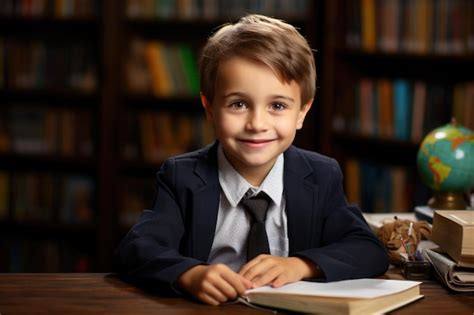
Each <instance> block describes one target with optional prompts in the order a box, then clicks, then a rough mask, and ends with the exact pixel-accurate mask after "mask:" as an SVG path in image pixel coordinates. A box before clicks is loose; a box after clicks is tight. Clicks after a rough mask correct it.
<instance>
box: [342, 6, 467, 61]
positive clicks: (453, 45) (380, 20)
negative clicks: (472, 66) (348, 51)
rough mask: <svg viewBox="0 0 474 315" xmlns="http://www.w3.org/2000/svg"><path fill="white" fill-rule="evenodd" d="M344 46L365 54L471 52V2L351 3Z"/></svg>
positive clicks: (347, 9) (348, 7) (347, 11)
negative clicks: (381, 52)
mask: <svg viewBox="0 0 474 315" xmlns="http://www.w3.org/2000/svg"><path fill="white" fill-rule="evenodd" d="M344 2H345V3H346V14H347V23H346V44H347V46H348V47H350V48H354V49H362V50H364V51H368V52H374V51H383V52H391V53H398V52H406V53H417V54H428V53H437V54H462V53H466V52H469V51H470V52H472V51H474V2H473V1H471V0H350V1H344Z"/></svg>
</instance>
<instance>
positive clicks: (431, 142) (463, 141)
mask: <svg viewBox="0 0 474 315" xmlns="http://www.w3.org/2000/svg"><path fill="white" fill-rule="evenodd" d="M417 165H418V171H419V173H420V176H421V178H422V180H423V182H424V183H425V184H426V185H427V186H428V187H430V188H431V189H433V190H434V191H439V192H467V191H469V190H470V189H472V188H474V133H473V132H472V131H471V130H469V129H467V128H465V127H462V126H460V125H458V124H457V123H455V122H453V123H450V124H447V125H445V126H442V127H439V128H436V129H434V130H433V131H431V132H430V133H429V134H428V135H427V136H426V137H425V138H424V139H423V141H422V143H421V146H420V149H419V151H418V157H417Z"/></svg>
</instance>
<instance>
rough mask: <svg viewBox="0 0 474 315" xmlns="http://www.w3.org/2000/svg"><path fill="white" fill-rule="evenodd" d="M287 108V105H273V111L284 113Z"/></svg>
mask: <svg viewBox="0 0 474 315" xmlns="http://www.w3.org/2000/svg"><path fill="white" fill-rule="evenodd" d="M285 108H286V105H285V104H283V103H273V104H272V109H273V110H275V111H282V110H284V109H285Z"/></svg>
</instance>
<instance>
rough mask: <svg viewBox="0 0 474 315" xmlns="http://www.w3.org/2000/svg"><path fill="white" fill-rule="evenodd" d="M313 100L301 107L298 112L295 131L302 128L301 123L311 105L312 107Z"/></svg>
mask: <svg viewBox="0 0 474 315" xmlns="http://www.w3.org/2000/svg"><path fill="white" fill-rule="evenodd" d="M313 100H314V99H313V98H312V99H310V100H309V101H308V103H306V104H303V105H301V108H300V112H299V113H298V121H297V122H296V129H297V130H300V129H301V128H303V122H304V119H305V117H306V114H307V113H308V112H309V110H310V109H311V105H313Z"/></svg>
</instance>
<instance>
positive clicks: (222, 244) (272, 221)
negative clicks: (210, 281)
mask: <svg viewBox="0 0 474 315" xmlns="http://www.w3.org/2000/svg"><path fill="white" fill-rule="evenodd" d="M217 154H218V167H219V183H220V186H221V194H220V202H219V212H218V215H217V224H216V230H215V233H214V241H213V243H212V248H211V253H210V255H209V261H208V262H209V263H211V264H215V263H223V264H226V265H227V266H229V267H230V268H231V269H232V270H234V271H236V272H238V271H239V270H240V268H241V267H242V266H243V265H244V264H245V263H246V260H247V254H246V251H247V248H246V244H247V235H248V232H249V230H250V222H251V219H250V216H249V215H248V214H247V212H246V210H245V209H244V207H243V206H241V205H239V202H240V200H241V199H242V198H243V197H244V195H245V194H246V193H247V192H248V191H249V189H251V191H252V192H253V193H252V194H250V196H253V195H256V194H257V193H259V192H260V191H264V192H265V193H266V194H267V195H268V196H269V197H270V199H271V201H270V204H269V207H268V211H267V218H266V221H265V227H266V230H267V236H268V243H269V246H270V253H271V254H272V255H274V256H288V230H287V217H286V211H285V205H286V201H285V198H284V197H283V165H284V157H283V154H280V155H279V156H278V158H277V160H276V162H275V164H274V165H273V168H272V169H271V170H270V172H269V173H268V175H267V177H265V179H264V181H263V182H262V184H261V186H260V187H254V186H252V185H250V184H249V183H248V182H247V181H246V180H245V178H243V177H242V175H240V174H239V173H238V172H237V171H236V170H235V169H234V168H233V167H232V165H231V164H230V163H229V161H228V160H227V158H226V157H225V154H224V152H223V150H222V146H221V145H219V148H218V153H217ZM247 197H249V196H247Z"/></svg>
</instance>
